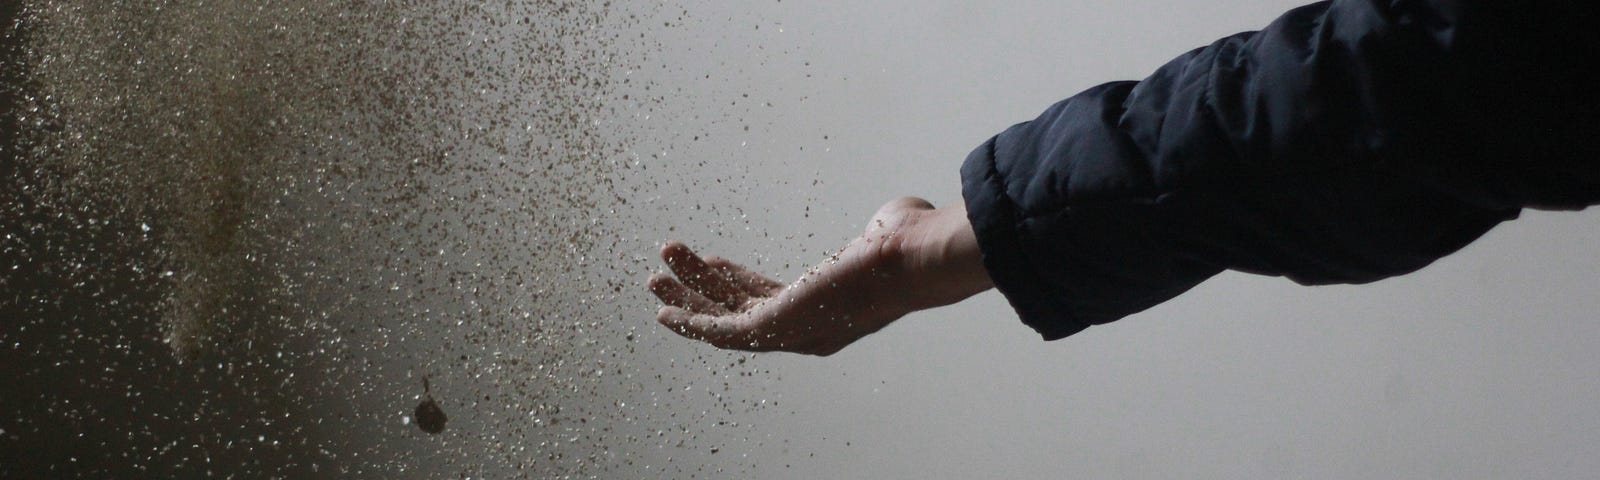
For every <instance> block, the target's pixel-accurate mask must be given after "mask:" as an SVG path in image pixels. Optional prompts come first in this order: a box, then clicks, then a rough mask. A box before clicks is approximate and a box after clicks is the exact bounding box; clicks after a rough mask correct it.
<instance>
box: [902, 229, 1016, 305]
mask: <svg viewBox="0 0 1600 480" xmlns="http://www.w3.org/2000/svg"><path fill="white" fill-rule="evenodd" d="M966 213H967V212H966V208H965V206H962V205H959V204H958V205H956V206H947V207H945V208H938V209H928V210H919V211H915V212H912V214H911V215H910V216H909V217H908V218H907V221H906V223H905V224H904V229H903V230H902V231H901V232H900V236H901V239H900V240H901V241H900V242H897V243H898V244H899V245H898V247H899V250H900V251H899V252H898V253H897V254H896V255H894V258H895V259H896V260H897V261H898V262H899V264H900V269H901V270H902V271H903V272H905V278H906V281H907V283H908V284H909V286H910V287H911V288H910V289H909V291H910V295H909V296H910V298H909V299H908V300H909V301H910V303H911V305H910V306H911V308H912V309H913V310H921V309H926V308H933V307H940V306H944V305H950V304H953V303H956V302H959V301H961V300H964V299H966V298H967V297H971V296H973V295H976V294H978V293H981V292H983V291H985V290H988V289H990V288H993V287H994V284H993V282H992V281H990V279H989V272H988V270H987V269H985V268H984V266H983V253H982V251H981V250H979V247H978V239H977V235H976V234H975V233H974V232H973V230H972V224H971V223H970V222H969V221H968V220H967V215H966Z"/></svg>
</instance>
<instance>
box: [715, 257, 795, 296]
mask: <svg viewBox="0 0 1600 480" xmlns="http://www.w3.org/2000/svg"><path fill="white" fill-rule="evenodd" d="M705 261H706V265H710V266H711V268H712V269H715V270H716V271H717V272H718V273H721V274H722V276H723V278H725V279H727V280H728V281H729V282H731V283H733V285H734V286H736V287H738V288H739V289H740V290H743V291H744V292H745V293H746V294H748V295H750V296H754V297H771V296H773V295H777V294H778V292H779V291H781V290H783V287H784V285H783V283H781V282H778V281H777V280H773V279H771V278H767V276H766V275H762V274H760V273H756V272H755V271H752V270H750V269H749V268H745V266H744V265H740V264H737V263H733V262H732V261H729V260H728V259H726V258H722V257H717V256H709V257H705Z"/></svg>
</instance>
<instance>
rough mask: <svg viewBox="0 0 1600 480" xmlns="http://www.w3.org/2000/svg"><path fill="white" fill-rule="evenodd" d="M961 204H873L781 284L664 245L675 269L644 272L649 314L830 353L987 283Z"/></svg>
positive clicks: (693, 328) (755, 344)
mask: <svg viewBox="0 0 1600 480" xmlns="http://www.w3.org/2000/svg"><path fill="white" fill-rule="evenodd" d="M980 255H981V254H980V253H979V252H978V247H977V240H976V238H975V237H974V236H973V233H972V227H971V226H970V225H969V224H968V223H967V219H966V211H965V209H964V208H961V207H954V208H945V209H934V208H933V205H931V204H929V203H928V202H927V201H925V200H922V199H919V198H909V197H908V198H902V199H898V200H895V201H892V202H889V203H888V204H885V205H884V206H883V207H882V208H880V209H878V212H877V214H875V215H873V217H872V219H871V220H869V221H868V222H867V229H866V231H865V232H864V233H862V235H861V236H860V237H858V238H856V239H855V240H854V241H852V242H850V244H848V245H846V246H845V247H844V248H843V249H842V250H840V251H839V253H837V254H834V255H832V256H831V257H829V258H828V259H827V260H826V261H824V262H822V263H821V264H818V265H816V266H814V267H812V268H811V269H809V270H807V271H806V273H805V274H804V275H802V276H801V277H800V279H799V280H797V281H795V282H794V283H793V284H790V285H787V286H785V285H784V284H782V283H780V282H778V281H776V280H773V279H771V278H768V277H766V276H764V275H761V274H759V273H756V272H754V271H751V270H749V269H748V268H745V267H744V266H741V265H738V264H735V263H733V262H731V261H728V260H727V259H724V258H721V257H701V256H699V255H697V254H695V253H694V252H693V251H691V250H689V248H688V247H687V246H685V245H684V244H682V243H678V242H668V243H667V245H666V246H664V247H662V249H661V258H662V260H665V261H666V263H667V266H668V267H669V268H670V269H671V270H672V273H673V274H674V275H675V277H674V276H673V275H666V274H662V273H658V274H655V275H653V276H651V278H650V282H649V286H650V291H651V292H652V293H654V294H655V295H656V297H658V298H660V299H661V301H662V302H663V303H665V304H666V306H664V307H662V308H661V309H660V310H659V311H658V312H657V314H656V320H657V321H659V322H661V324H662V325H665V326H667V327H668V328H671V329H672V331H674V332H677V333H679V334H681V335H683V336H685V337H689V338H692V339H696V340H701V341H705V342H707V343H710V344H712V345H714V346H717V347H719V348H728V349H737V350H750V351H787V352H795V353H803V354H810V355H822V356H826V355H831V354H833V353H835V352H838V351H839V350H840V349H843V348H844V347H845V346H847V345H849V344H851V343H853V342H855V341H856V340H859V339H861V338H862V337H865V336H867V335H869V334H872V333H873V332H876V331H878V330H880V329H882V328H883V327H885V326H888V325H889V324H890V323H891V322H894V321H895V320H897V319H899V318H901V317H903V316H905V315H906V314H908V313H911V312H913V311H916V310H921V309H925V308H932V307H936V306H942V305H948V304H951V303H955V302H957V301H960V300H961V299H964V298H966V297H969V296H972V295H974V294H976V293H978V292H981V291H983V290H987V289H988V288H990V287H991V286H992V285H991V284H990V282H989V277H988V274H987V272H986V271H984V269H983V265H982V263H981V258H980Z"/></svg>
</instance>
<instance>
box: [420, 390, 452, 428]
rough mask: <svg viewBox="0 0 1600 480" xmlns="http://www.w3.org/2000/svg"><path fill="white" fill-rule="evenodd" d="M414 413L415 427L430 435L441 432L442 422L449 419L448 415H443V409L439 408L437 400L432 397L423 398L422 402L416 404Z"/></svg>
mask: <svg viewBox="0 0 1600 480" xmlns="http://www.w3.org/2000/svg"><path fill="white" fill-rule="evenodd" d="M414 415H416V418H417V428H421V429H422V431H424V432H427V433H429V434H431V435H437V434H439V432H443V431H444V422H446V421H449V420H450V419H449V417H446V416H445V414H444V409H442V408H439V402H435V401H433V397H428V398H425V399H423V400H422V403H420V404H417V411H416V412H415V414H414Z"/></svg>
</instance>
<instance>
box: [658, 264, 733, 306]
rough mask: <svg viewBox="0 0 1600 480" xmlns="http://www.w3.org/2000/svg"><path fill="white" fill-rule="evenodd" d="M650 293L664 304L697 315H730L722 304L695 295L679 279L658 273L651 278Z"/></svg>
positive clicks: (697, 294)
mask: <svg viewBox="0 0 1600 480" xmlns="http://www.w3.org/2000/svg"><path fill="white" fill-rule="evenodd" d="M650 293H654V294H655V295H656V298H659V299H661V302H662V303H665V304H667V305H671V306H674V307H678V308H684V309H688V310H689V311H692V312H695V313H704V314H707V315H726V314H728V309H727V308H725V307H723V306H722V304H720V303H717V302H713V301H711V299H709V298H706V297H705V296H704V295H701V294H699V293H695V291H694V290H690V289H689V287H685V286H683V284H682V283H679V282H678V280H677V279H675V278H672V276H671V275H667V274H664V273H657V274H655V275H651V276H650Z"/></svg>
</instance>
